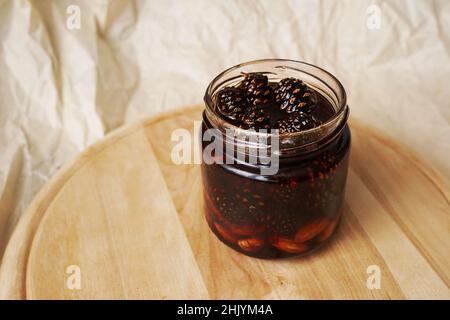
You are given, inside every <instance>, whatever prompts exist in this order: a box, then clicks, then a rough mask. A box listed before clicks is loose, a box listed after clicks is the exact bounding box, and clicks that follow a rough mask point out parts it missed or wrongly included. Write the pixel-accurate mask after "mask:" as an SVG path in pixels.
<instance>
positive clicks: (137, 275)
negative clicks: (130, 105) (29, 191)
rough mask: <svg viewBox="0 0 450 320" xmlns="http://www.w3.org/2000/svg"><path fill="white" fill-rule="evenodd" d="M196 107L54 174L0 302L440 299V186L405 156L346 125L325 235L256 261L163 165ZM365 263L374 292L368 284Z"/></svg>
mask: <svg viewBox="0 0 450 320" xmlns="http://www.w3.org/2000/svg"><path fill="white" fill-rule="evenodd" d="M200 112H201V109H200V108H199V107H197V108H192V109H188V110H184V111H180V112H176V113H170V114H166V115H162V116H159V117H157V118H153V119H150V120H148V121H145V122H143V123H140V124H137V125H135V126H132V127H129V128H125V129H121V130H118V131H117V132H115V133H113V134H111V135H109V136H108V137H106V138H105V139H104V140H102V141H101V142H99V143H97V144H95V145H94V146H92V147H90V148H89V149H88V150H86V151H85V152H84V153H83V154H82V155H80V156H79V157H78V158H77V159H76V160H75V161H74V162H72V163H71V164H69V165H68V166H66V167H65V168H63V169H61V170H60V172H59V173H58V174H57V175H56V176H55V177H54V178H53V179H52V180H51V181H50V183H48V184H47V185H46V186H45V187H44V188H43V189H42V190H41V192H40V193H39V194H38V196H37V197H36V198H35V199H34V201H33V202H32V204H31V205H30V207H29V208H28V209H27V211H26V212H25V214H24V215H23V217H22V218H21V221H20V222H19V224H18V227H17V229H16V230H15V232H14V234H13V236H12V238H11V240H10V242H9V244H8V247H7V250H6V252H5V255H4V258H3V261H2V265H1V268H0V298H2V299H11V298H16V299H18V298H27V299H60V298H61V299H79V298H83V299H84V298H87V299H96V298H112V299H115V298H137V299H142V298H149V299H153V298H156V299H178V298H186V299H208V298H213V299H216V298H224V299H226V298H236V299H239V298H244V299H246V298H254V299H271V298H284V299H314V298H318V299H323V298H332V299H337V298H344V299H352V298H368V299H373V298H374V299H403V298H419V299H427V298H441V299H449V298H450V289H449V283H450V256H449V254H448V251H449V245H450V203H449V199H450V192H449V188H448V187H447V186H446V185H445V183H444V180H443V179H442V178H441V177H440V176H439V175H438V174H436V173H435V172H434V171H433V170H432V169H431V168H429V167H427V166H426V165H424V164H423V163H422V162H420V161H419V160H418V159H417V158H416V157H414V156H413V155H412V154H411V153H410V152H409V151H407V150H405V149H404V148H403V147H401V146H400V145H398V144H396V143H394V142H392V141H391V140H389V139H387V138H385V137H383V136H381V135H380V134H378V133H376V132H375V131H373V130H370V129H367V128H366V127H364V126H362V125H360V124H358V123H355V122H352V123H351V129H352V135H353V136H352V138H353V145H352V153H351V161H350V171H349V177H348V186H347V193H346V203H345V208H344V215H343V220H342V223H341V225H340V229H339V230H338V232H337V234H336V235H335V237H334V239H333V241H331V242H330V243H329V244H328V245H327V246H325V247H323V248H322V249H320V250H319V251H317V252H315V253H313V254H311V255H309V256H306V257H303V258H297V259H290V260H282V261H267V260H258V259H254V258H249V257H246V256H243V255H241V254H239V253H236V252H234V251H233V250H231V249H229V248H228V247H226V246H225V245H223V244H222V243H221V242H220V241H219V240H217V239H216V238H215V236H214V235H213V234H212V233H211V232H210V231H209V229H208V226H207V224H206V222H205V220H204V219H203V213H202V197H201V179H200V175H199V165H175V164H173V163H172V161H171V157H170V151H171V148H172V146H173V144H174V142H171V139H170V137H171V133H172V131H173V130H174V129H176V128H186V129H189V130H191V131H193V121H194V120H199V119H200ZM193 139H195V138H193ZM194 143H196V141H194ZM374 268H375V269H374ZM74 270H75V271H74ZM373 270H379V271H380V279H381V282H380V288H379V289H376V288H373V287H372V288H369V287H370V286H369V287H368V285H367V282H368V281H367V280H368V278H371V279H373V277H374V274H373V273H372V272H373ZM375 272H376V271H375ZM74 277H75V278H74ZM74 279H76V280H79V282H76V281H75V282H74ZM369 282H370V281H369ZM74 283H75V284H76V285H74ZM371 283H373V282H371ZM78 284H79V285H80V287H78V286H77V285H78Z"/></svg>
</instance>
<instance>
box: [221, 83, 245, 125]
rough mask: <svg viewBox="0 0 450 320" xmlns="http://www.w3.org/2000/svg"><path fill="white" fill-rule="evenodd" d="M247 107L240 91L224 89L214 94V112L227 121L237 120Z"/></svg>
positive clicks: (232, 88) (229, 88)
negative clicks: (217, 112) (216, 111)
mask: <svg viewBox="0 0 450 320" xmlns="http://www.w3.org/2000/svg"><path fill="white" fill-rule="evenodd" d="M247 106H248V102H247V98H246V96H245V93H244V92H243V91H242V90H241V89H238V88H234V87H226V88H223V89H222V90H220V91H219V92H217V94H216V97H215V107H216V110H218V111H219V112H220V113H221V114H222V115H223V116H225V117H226V118H228V119H231V120H237V119H238V118H239V115H241V114H242V113H243V112H244V110H245V109H247Z"/></svg>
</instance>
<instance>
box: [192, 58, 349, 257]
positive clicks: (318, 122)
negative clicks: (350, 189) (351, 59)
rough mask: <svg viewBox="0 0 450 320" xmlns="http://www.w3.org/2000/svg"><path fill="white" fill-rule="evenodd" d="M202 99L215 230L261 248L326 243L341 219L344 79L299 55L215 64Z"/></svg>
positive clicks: (288, 253) (267, 251)
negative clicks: (222, 66) (220, 68)
mask: <svg viewBox="0 0 450 320" xmlns="http://www.w3.org/2000/svg"><path fill="white" fill-rule="evenodd" d="M204 100H205V104H206V108H205V110H204V112H203V122H202V130H201V133H202V136H201V144H202V151H203V161H202V181H203V194H204V211H205V216H206V220H207V222H208V224H209V227H210V228H211V230H212V232H213V233H214V234H215V235H216V236H217V237H218V238H219V239H220V240H221V241H222V242H223V243H225V244H226V245H228V246H229V247H231V248H233V249H235V250H237V251H239V252H241V253H243V254H245V255H248V256H252V257H258V258H283V257H292V256H298V255H302V254H305V253H307V252H310V251H312V250H313V249H316V248H318V247H319V246H321V245H322V244H323V243H325V242H326V241H327V240H328V239H329V238H330V237H331V236H332V235H333V233H334V231H335V230H336V228H337V226H338V224H339V221H340V217H341V212H342V205H343V200H344V193H345V184H346V177H347V169H348V157H349V151H350V130H349V127H348V125H347V118H348V114H349V108H348V106H347V103H346V93H345V90H344V88H343V86H342V85H341V83H340V82H339V81H338V80H337V79H336V78H335V77H334V76H333V75H331V74H330V73H328V72H327V71H325V70H323V69H321V68H319V67H316V66H313V65H310V64H307V63H304V62H299V61H292V60H281V59H271V60H257V61H251V62H247V63H243V64H240V65H237V66H234V67H232V68H230V69H227V70H225V71H224V72H222V73H221V74H219V75H218V76H217V77H216V78H215V79H214V80H213V81H212V82H211V83H210V84H209V86H208V88H207V90H206V93H205V97H204ZM212 145H214V146H215V147H212ZM250 160H252V161H250Z"/></svg>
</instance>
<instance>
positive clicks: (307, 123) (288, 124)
mask: <svg viewBox="0 0 450 320" xmlns="http://www.w3.org/2000/svg"><path fill="white" fill-rule="evenodd" d="M316 126H317V122H316V120H315V119H314V118H313V117H312V116H311V115H309V114H306V113H303V112H295V113H292V114H291V115H290V116H289V117H287V118H285V119H281V120H278V121H277V122H276V123H275V125H274V127H275V128H276V129H278V130H279V133H280V134H281V133H287V132H290V133H292V132H299V131H302V130H308V129H312V128H314V127H316Z"/></svg>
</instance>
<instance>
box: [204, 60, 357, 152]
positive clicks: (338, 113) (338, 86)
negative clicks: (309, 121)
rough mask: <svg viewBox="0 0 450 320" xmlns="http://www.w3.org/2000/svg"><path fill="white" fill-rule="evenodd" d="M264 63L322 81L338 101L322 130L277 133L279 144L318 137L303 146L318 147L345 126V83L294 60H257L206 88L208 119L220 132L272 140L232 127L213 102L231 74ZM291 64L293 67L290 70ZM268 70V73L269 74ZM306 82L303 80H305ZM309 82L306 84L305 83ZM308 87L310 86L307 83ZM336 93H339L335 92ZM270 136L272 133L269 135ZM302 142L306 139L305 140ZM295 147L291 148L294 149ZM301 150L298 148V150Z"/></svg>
mask: <svg viewBox="0 0 450 320" xmlns="http://www.w3.org/2000/svg"><path fill="white" fill-rule="evenodd" d="M263 63H280V65H279V66H275V67H274V68H278V69H290V70H292V71H297V72H301V73H304V74H307V75H309V76H311V77H313V78H315V79H317V80H318V81H320V82H321V83H322V84H324V85H326V87H328V89H330V90H331V91H332V92H333V93H334V95H335V96H336V98H337V103H336V108H337V109H336V110H335V113H334V114H333V116H331V117H330V118H329V119H327V120H326V121H325V122H323V123H321V124H320V125H319V126H317V127H314V128H311V129H308V130H302V131H299V132H289V133H278V134H277V135H278V136H279V138H280V140H281V139H284V140H288V141H295V140H302V141H306V140H308V139H306V140H305V139H304V138H305V136H306V137H315V138H311V139H310V140H311V141H309V142H308V143H304V146H308V145H312V144H314V143H317V141H318V140H322V139H317V137H321V138H323V137H324V134H325V135H330V134H332V132H335V131H336V130H335V129H336V127H338V126H339V124H342V123H344V124H345V122H346V120H347V118H348V106H347V94H346V92H345V89H344V87H343V85H342V83H341V82H340V81H339V80H338V79H337V78H336V77H335V76H334V75H333V74H331V73H330V72H328V71H326V70H325V69H323V68H321V67H318V66H316V65H313V64H310V63H307V62H303V61H299V60H292V59H258V60H251V61H246V62H243V63H240V64H237V65H235V66H232V67H230V68H227V69H226V70H224V71H222V72H221V73H219V74H218V75H217V76H216V77H215V78H214V79H213V80H212V81H211V82H210V83H209V85H208V87H207V88H206V92H205V96H204V102H205V104H206V116H207V117H208V118H210V119H211V118H212V119H213V121H212V122H215V123H219V124H220V129H225V130H226V129H230V130H234V131H237V132H245V133H248V134H249V135H251V136H272V134H271V133H266V132H263V133H261V132H258V131H253V132H252V131H251V130H246V129H242V128H239V127H237V126H235V125H233V124H232V123H230V122H228V121H227V120H225V119H223V118H222V117H221V116H220V115H219V114H218V112H217V111H216V110H215V108H214V105H213V98H214V94H215V93H216V89H217V88H220V86H221V84H222V83H220V81H221V80H223V79H225V78H226V76H227V75H230V74H232V73H233V72H235V71H237V70H238V69H242V68H245V67H249V66H257V65H259V64H263ZM289 64H290V65H291V66H289ZM295 66H298V67H299V68H300V67H304V68H310V69H311V70H312V71H316V72H318V73H320V74H321V75H322V77H320V76H317V75H314V74H311V73H309V72H307V71H305V70H301V69H297V68H295ZM268 71H269V70H266V72H268ZM324 76H325V77H328V78H329V79H328V82H326V81H324V80H323V79H322V78H323V77H324ZM302 80H303V79H302ZM306 82H307V81H306ZM329 82H333V83H332V85H333V87H331V86H330V83H329ZM307 83H308V82H307ZM336 91H337V92H336ZM269 132H270V131H269ZM302 138H303V139H302ZM291 147H292V146H291ZM297 147H298V146H297Z"/></svg>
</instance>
